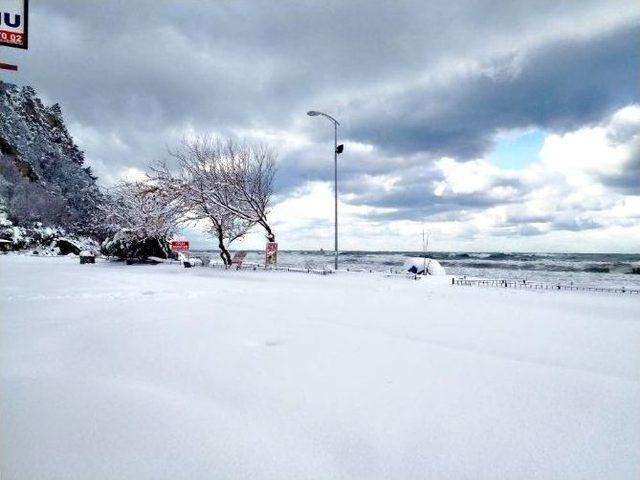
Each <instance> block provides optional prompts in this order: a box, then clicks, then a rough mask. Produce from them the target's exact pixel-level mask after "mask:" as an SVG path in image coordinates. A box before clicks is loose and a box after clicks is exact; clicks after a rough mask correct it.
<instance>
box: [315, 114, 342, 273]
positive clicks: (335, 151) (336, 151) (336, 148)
mask: <svg viewBox="0 0 640 480" xmlns="http://www.w3.org/2000/svg"><path fill="white" fill-rule="evenodd" d="M307 115H309V116H310V117H317V116H318V115H321V116H323V117H326V118H328V119H329V120H331V122H332V123H333V167H334V168H333V195H334V199H335V228H334V232H335V249H334V250H335V252H334V267H335V269H336V270H338V154H339V153H342V151H343V150H344V145H338V125H340V123H339V122H338V121H337V120H336V119H335V118H333V117H332V116H331V115H327V114H326V113H322V112H316V111H315V110H310V111H308V112H307Z"/></svg>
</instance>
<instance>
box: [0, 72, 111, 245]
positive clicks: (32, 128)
mask: <svg viewBox="0 0 640 480" xmlns="http://www.w3.org/2000/svg"><path fill="white" fill-rule="evenodd" d="M0 119H2V120H1V121H0V211H4V213H5V214H6V215H7V216H8V218H9V219H10V220H12V222H13V223H14V224H16V225H18V226H21V227H31V226H32V224H33V223H34V222H40V223H42V224H44V226H45V227H53V226H55V227H59V228H64V229H66V230H71V231H79V232H83V233H84V232H86V231H87V230H88V229H89V228H90V225H89V221H88V220H89V219H88V215H89V214H90V213H91V211H92V209H93V207H94V206H95V204H96V203H97V202H98V200H99V198H100V192H99V190H98V187H97V185H96V178H95V177H94V176H93V174H92V173H91V170H90V168H89V167H86V166H84V154H83V153H82V151H81V150H80V149H79V148H78V146H77V145H76V144H75V143H74V141H73V138H72V137H71V135H70V134H69V132H68V131H67V128H66V126H65V124H64V121H63V118H62V111H61V109H60V106H59V105H58V104H55V105H52V106H46V105H44V104H43V103H42V101H41V100H40V99H39V98H38V96H37V95H36V92H35V90H34V89H33V88H31V87H21V88H20V87H17V86H15V85H12V84H8V83H4V82H1V81H0ZM0 235H2V232H0Z"/></svg>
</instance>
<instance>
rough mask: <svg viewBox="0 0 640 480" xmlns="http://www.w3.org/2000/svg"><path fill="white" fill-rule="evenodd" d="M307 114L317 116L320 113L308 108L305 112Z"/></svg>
mask: <svg viewBox="0 0 640 480" xmlns="http://www.w3.org/2000/svg"><path fill="white" fill-rule="evenodd" d="M307 115H309V116H310V117H317V116H318V115H320V112H316V111H315V110H309V111H308V112H307Z"/></svg>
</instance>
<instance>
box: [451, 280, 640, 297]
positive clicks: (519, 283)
mask: <svg viewBox="0 0 640 480" xmlns="http://www.w3.org/2000/svg"><path fill="white" fill-rule="evenodd" d="M451 285H464V286H477V287H500V288H519V289H529V290H564V291H576V292H601V293H625V294H627V293H628V294H631V295H640V290H639V289H634V288H626V287H620V288H616V287H595V286H582V285H566V284H561V283H556V284H554V283H537V282H527V281H525V280H496V279H471V278H455V277H454V278H452V279H451Z"/></svg>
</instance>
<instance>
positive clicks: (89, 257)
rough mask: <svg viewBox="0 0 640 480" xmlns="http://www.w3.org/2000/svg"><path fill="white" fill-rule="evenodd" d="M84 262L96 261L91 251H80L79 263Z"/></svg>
mask: <svg viewBox="0 0 640 480" xmlns="http://www.w3.org/2000/svg"><path fill="white" fill-rule="evenodd" d="M85 263H96V256H95V255H94V254H93V253H91V252H87V251H83V252H80V265H83V264H85Z"/></svg>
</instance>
